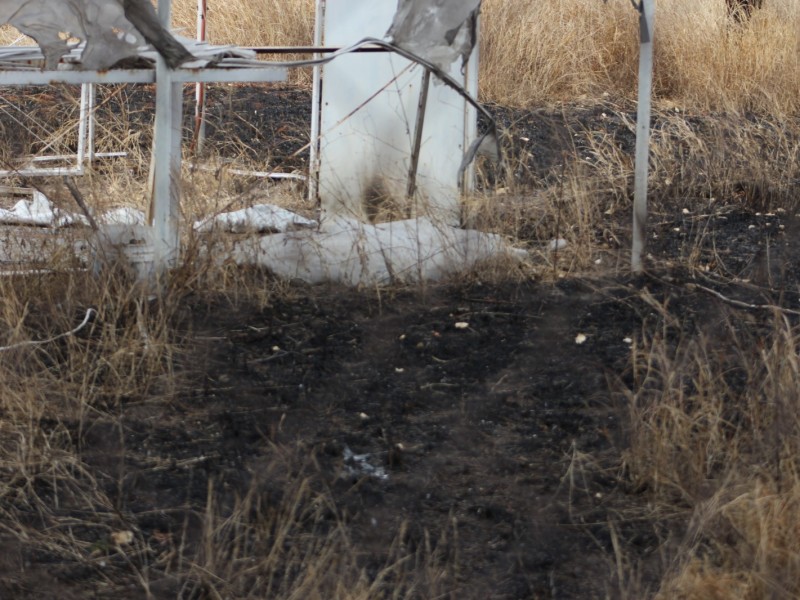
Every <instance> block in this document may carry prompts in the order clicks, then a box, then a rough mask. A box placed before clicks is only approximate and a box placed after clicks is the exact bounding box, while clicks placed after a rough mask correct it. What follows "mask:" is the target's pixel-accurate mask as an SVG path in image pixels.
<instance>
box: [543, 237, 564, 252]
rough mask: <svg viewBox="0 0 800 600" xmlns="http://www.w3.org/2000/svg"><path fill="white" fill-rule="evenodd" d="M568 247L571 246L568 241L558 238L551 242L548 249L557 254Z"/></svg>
mask: <svg viewBox="0 0 800 600" xmlns="http://www.w3.org/2000/svg"><path fill="white" fill-rule="evenodd" d="M567 246H569V242H567V240H565V239H564V238H558V239H554V240H550V242H549V243H548V244H547V249H548V250H549V251H550V252H557V251H558V250H563V249H564V248H566V247H567Z"/></svg>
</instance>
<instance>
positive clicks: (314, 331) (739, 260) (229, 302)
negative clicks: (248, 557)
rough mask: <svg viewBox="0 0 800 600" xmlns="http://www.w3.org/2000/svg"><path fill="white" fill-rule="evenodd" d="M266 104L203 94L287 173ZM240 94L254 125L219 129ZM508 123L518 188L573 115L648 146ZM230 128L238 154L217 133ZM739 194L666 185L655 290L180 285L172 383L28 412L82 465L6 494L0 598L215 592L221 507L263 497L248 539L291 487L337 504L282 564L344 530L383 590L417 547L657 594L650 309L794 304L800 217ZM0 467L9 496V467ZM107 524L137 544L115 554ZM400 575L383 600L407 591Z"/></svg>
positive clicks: (555, 150) (286, 105)
mask: <svg viewBox="0 0 800 600" xmlns="http://www.w3.org/2000/svg"><path fill="white" fill-rule="evenodd" d="M242 90H244V91H245V93H243V92H242ZM276 98H277V100H275V97H273V96H271V95H269V94H266V95H263V94H262V93H261V92H258V94H256V92H254V91H253V90H251V89H249V88H235V89H232V90H231V91H229V92H227V91H226V92H222V91H219V92H214V93H212V109H211V112H212V115H216V117H214V118H212V125H211V127H210V131H209V133H210V137H211V139H213V140H216V141H217V142H218V143H220V144H221V145H222V146H223V147H224V145H225V144H228V143H231V144H242V145H243V146H247V147H249V148H251V149H255V150H253V151H254V152H256V153H259V152H265V151H266V150H265V149H262V150H258V149H259V148H269V149H270V152H274V153H275V157H274V158H275V161H276V164H277V165H279V166H281V167H282V168H285V169H290V168H299V167H301V166H302V164H303V163H302V159H300V160H299V162H296V161H297V160H298V157H295V156H292V155H293V154H294V153H295V152H297V151H298V150H300V149H301V148H302V146H304V145H305V144H306V143H307V139H306V138H305V137H304V136H305V135H306V134H305V133H304V131H305V130H306V129H305V123H306V121H303V118H304V117H303V116H302V115H304V114H306V113H305V108H304V107H305V106H306V104H307V94H306V93H305V92H302V91H297V90H282V91H279V93H278V94H277V96H276ZM132 106H137V108H136V109H135V110H134V111H133V112H136V114H141V115H147V114H148V109H147V108H146V107H145V108H142V107H140V106H138V105H136V104H135V103H134V104H133V105H132ZM233 107H237V110H238V108H244V109H245V110H246V112H247V116H246V117H245V115H244V113H242V114H241V115H240V116H236V117H233V119H232V120H231V121H227V122H226V123H227V124H225V125H223V124H222V122H223V116H224V115H225V114H228V115H230V114H233V113H232V112H231V111H232V109H233ZM233 112H236V111H233ZM500 112H501V113H502V118H503V120H504V122H505V121H508V122H509V123H512V122H513V123H514V124H517V125H518V126H519V128H518V129H517V130H514V129H513V126H512V129H511V131H512V132H513V133H512V135H514V136H517V137H518V138H520V139H521V138H525V140H521V142H520V143H521V144H528V143H530V144H533V146H534V148H533V151H531V153H530V156H531V157H532V158H531V161H532V162H530V163H528V164H526V166H525V168H524V169H521V170H520V171H519V173H520V175H519V176H520V178H523V177H524V178H527V179H525V183H526V184H543V182H546V181H547V180H548V178H549V177H558V173H559V172H560V171H561V168H560V163H559V161H560V160H562V159H563V156H564V153H565V152H573V151H575V149H576V144H582V143H584V142H580V143H579V142H576V141H575V139H576V138H575V129H576V124H583V125H582V127H583V129H582V130H583V131H598V130H599V128H606V129H607V128H611V130H610V131H611V133H613V135H614V136H616V138H617V139H618V143H619V144H621V145H623V146H626V145H627V146H630V144H631V143H632V134H631V132H630V130H629V128H628V125H627V121H626V120H625V118H623V116H620V115H619V114H618V115H617V116H612V117H609V116H608V115H609V114H610V113H609V110H608V109H606V108H603V107H601V108H595V109H591V110H589V109H586V110H584V109H580V108H576V109H575V110H574V111H571V112H569V111H562V112H560V113H557V114H556V113H553V112H552V111H550V112H547V111H541V112H517V113H516V114H515V115H512V113H511V112H510V111H500ZM251 117H252V118H251ZM143 118H144V117H143ZM215 118H218V119H220V121H219V125H215V124H213V123H215V121H214V119H215ZM259 119H261V120H259ZM187 123H188V121H187ZM231 124H233V128H234V131H235V132H236V134H235V135H233V136H231V135H230V130H229V129H227V128H228V127H229V126H231ZM223 130H224V131H225V132H226V134H227V135H228V138H229V141H228V142H226V141H224V140H218V139H217V138H216V137H215V136H217V135H221V132H222V131H223ZM281 136H283V137H282V138H281V139H283V140H284V141H283V142H281V143H279V144H276V143H275V138H276V137H281ZM581 139H583V140H585V138H581ZM230 140H233V141H230ZM627 146H626V147H627ZM578 150H580V148H578ZM301 154H302V153H301ZM537 182H538V183H537ZM706 191H707V190H706ZM734 192H735V190H732V191H731V194H730V195H729V196H723V197H719V198H715V199H714V200H713V201H711V200H710V198H709V197H708V194H705V192H703V191H702V190H701V192H698V198H699V201H698V202H700V204H699V205H692V206H691V210H690V211H684V210H683V209H684V208H686V205H685V203H683V202H680V203H678V202H676V201H675V199H674V197H673V196H671V195H669V194H667V195H665V196H664V198H663V199H662V201H661V202H660V203H657V208H658V210H657V211H656V213H655V216H654V219H653V225H652V228H651V232H650V233H651V246H650V248H649V250H650V253H651V257H650V259H649V261H650V262H649V264H650V265H651V267H652V269H651V272H650V274H649V275H647V276H643V277H640V278H633V277H631V276H630V275H628V274H627V273H626V270H625V269H624V268H622V269H620V270H619V271H617V272H601V273H598V274H596V275H594V276H592V277H590V278H584V279H576V278H572V277H567V278H564V279H561V280H557V281H556V282H555V283H553V282H551V281H548V280H541V281H536V280H533V279H531V280H529V281H524V282H520V281H515V282H497V281H496V280H494V279H492V278H486V277H482V276H481V274H480V273H477V274H475V275H473V276H471V277H470V278H468V280H466V281H461V282H457V281H453V282H449V283H444V284H440V285H436V286H429V287H425V288H414V289H396V290H382V291H380V292H376V291H375V290H351V289H343V288H340V287H336V286H319V287H306V286H302V285H291V286H288V287H287V286H280V293H275V294H274V296H273V297H272V298H271V300H270V301H269V302H268V303H266V305H264V304H256V303H253V302H250V301H247V300H233V299H231V298H230V297H227V296H223V295H215V294H210V293H189V294H186V295H184V296H183V297H182V298H181V303H182V309H181V310H179V311H177V313H176V314H175V315H173V316H172V317H171V319H172V321H171V326H172V328H173V330H174V335H175V340H176V342H177V344H178V346H179V348H180V351H179V353H178V354H177V355H176V357H175V365H174V370H175V373H174V374H175V377H176V380H177V381H178V382H179V383H178V384H177V385H175V387H174V390H173V391H171V392H170V393H156V392H157V390H156V391H155V392H153V393H152V394H151V395H148V396H146V397H124V398H122V400H121V401H118V402H113V403H111V402H110V403H109V405H108V406H103V407H98V410H97V411H96V412H94V413H92V414H91V415H90V416H88V417H86V416H84V417H82V418H80V419H79V418H77V417H75V418H72V417H70V416H68V415H54V416H52V417H46V418H42V419H41V420H39V421H38V422H36V423H35V427H36V428H38V429H39V430H41V431H42V432H44V435H46V436H61V437H62V439H68V440H69V444H71V447H72V450H73V451H74V455H75V456H77V457H79V461H78V464H77V466H76V468H75V472H76V478H75V480H74V481H72V482H69V481H63V482H62V481H59V482H51V481H47V480H46V479H45V478H40V479H36V478H34V479H33V484H32V485H33V486H34V488H33V489H27V488H26V489H19V490H17V491H16V492H15V493H8V494H5V495H3V496H2V498H0V525H2V529H0V540H2V543H3V545H4V548H5V552H4V554H3V556H2V557H1V558H0V596H2V597H3V598H6V597H8V598H37V599H38V598H87V597H98V598H108V597H126V598H128V597H130V598H139V597H147V593H148V592H146V591H145V590H148V591H149V593H150V594H151V597H154V598H175V597H182V598H190V597H191V598H205V597H213V594H212V592H211V589H213V586H212V585H210V584H208V585H206V584H204V583H203V582H202V577H199V576H198V574H197V571H191V569H189V568H187V567H186V564H187V563H190V562H192V561H197V562H201V557H202V556H203V553H204V552H206V548H205V546H204V544H205V543H206V541H207V540H205V539H204V533H203V532H204V531H205V529H206V528H207V527H208V525H209V523H208V520H209V518H210V517H209V514H210V513H212V512H213V514H214V515H217V516H219V517H220V518H224V517H226V516H229V515H231V514H233V513H234V512H235V511H236V510H237V507H238V506H240V505H241V502H242V498H244V497H247V496H248V495H249V496H252V497H255V498H257V499H258V503H259V506H260V509H259V510H260V511H261V512H259V511H253V514H249V515H248V516H247V518H248V519H249V522H250V523H251V524H252V525H253V526H254V527H257V526H258V523H259V522H260V521H259V519H262V518H264V515H265V514H269V512H270V511H275V512H279V511H280V510H283V507H285V506H286V505H287V504H288V505H291V504H292V502H294V500H293V494H295V493H296V491H297V485H298V482H305V483H306V484H307V486H308V487H309V489H310V490H312V492H310V497H312V498H325V499H326V500H325V502H326V504H325V509H324V510H321V511H320V512H316V513H314V514H315V515H317V516H316V518H315V519H313V520H308V521H303V520H302V519H301V520H300V522H299V523H300V524H299V526H298V529H297V531H296V533H297V537H296V538H293V539H289V540H285V541H281V542H280V543H281V544H285V545H286V551H287V552H290V551H291V548H292V547H293V545H296V546H298V547H300V546H302V545H303V544H305V543H307V538H308V537H313V536H322V535H328V534H330V533H331V532H333V531H336V530H337V529H338V528H342V529H343V530H344V531H345V532H346V536H347V538H348V540H349V544H350V545H349V550H350V551H351V552H352V553H353V554H354V556H355V557H356V561H357V564H358V565H359V567H360V568H361V569H362V570H363V572H364V574H365V575H364V576H365V577H366V578H367V579H370V578H371V579H373V580H374V579H375V578H376V577H377V576H378V573H380V572H381V571H382V569H385V568H386V567H387V565H389V564H392V561H394V560H397V556H398V555H397V553H398V552H400V551H399V550H398V547H401V548H402V552H404V553H406V555H410V556H421V555H424V556H425V557H426V560H427V563H426V564H427V565H428V566H431V565H432V566H433V567H435V568H437V569H439V570H440V571H441V578H440V581H439V582H438V584H437V585H438V588H436V589H437V590H439V593H440V594H441V595H442V596H444V597H449V598H454V599H455V598H459V599H461V598H474V599H484V598H494V599H516V598H564V599H566V598H616V597H624V596H625V594H626V593H627V594H628V597H647V596H649V595H650V594H652V593H653V592H654V591H655V590H656V589H657V587H658V582H659V581H660V579H661V577H662V576H663V574H664V573H665V572H666V571H667V570H668V569H669V568H670V566H671V565H672V564H673V563H672V561H673V560H674V559H675V558H676V557H675V556H674V554H673V550H674V548H673V544H674V540H675V539H679V538H680V536H681V535H682V534H683V531H684V528H685V523H683V522H682V520H681V515H671V516H669V517H667V516H664V515H663V514H657V513H655V512H653V511H652V507H651V504H650V500H651V495H650V491H649V490H648V489H647V488H646V486H645V487H643V486H641V485H638V483H637V482H636V481H634V480H633V479H632V478H631V477H629V474H628V472H627V471H626V467H625V459H624V457H625V452H626V451H627V449H628V443H629V439H628V436H629V433H630V432H629V422H630V414H629V408H630V407H629V405H628V395H627V394H626V391H628V390H630V389H632V388H634V387H635V385H636V382H635V376H634V372H633V368H632V356H631V353H632V352H633V351H634V350H635V349H636V348H637V347H639V345H640V344H641V342H642V340H643V339H644V338H645V337H647V335H649V333H650V332H651V331H654V330H657V331H664V330H666V329H668V328H666V326H665V324H664V316H663V314H661V313H659V311H658V310H656V309H655V308H654V306H667V305H669V306H670V307H671V310H673V311H677V314H679V315H680V320H679V325H678V326H675V325H674V324H671V325H670V327H669V336H672V338H674V340H675V343H677V342H678V341H679V340H680V339H682V338H685V337H691V336H699V335H708V334H709V332H713V331H715V329H717V328H719V325H720V323H722V322H723V321H726V322H727V321H730V320H734V321H737V322H741V323H745V324H747V325H740V326H742V327H744V326H752V327H753V328H754V330H759V328H762V327H766V326H767V324H768V323H769V321H770V319H772V318H773V315H774V307H775V306H781V307H783V308H784V309H788V310H789V311H792V310H797V309H798V308H799V307H800V295H799V292H800V290H798V281H799V279H798V277H799V275H800V273H799V272H798V270H797V268H796V264H797V261H796V260H795V258H796V255H797V247H796V244H795V241H794V236H793V235H792V232H793V231H794V229H795V221H794V216H793V215H792V213H791V211H787V210H786V209H782V210H776V211H775V212H769V209H770V208H771V207H769V206H767V207H766V209H765V210H764V211H763V212H762V211H761V210H758V209H756V208H755V207H754V206H752V204H751V203H749V201H748V200H747V199H745V200H744V201H743V200H742V198H740V197H737V196H736V195H735V193H734ZM626 221H627V219H626V218H624V217H623V216H621V215H619V214H612V215H608V216H607V221H606V222H604V223H599V224H598V229H607V230H610V231H612V232H614V233H615V235H616V236H617V237H618V238H619V239H621V240H623V241H624V240H625V239H626V236H627V235H628V234H627V224H626ZM525 241H528V242H537V241H538V240H525ZM610 251H617V249H616V248H612V249H610ZM620 256H621V257H622V253H621V252H620ZM620 260H622V258H620ZM261 276H262V277H263V284H264V285H265V286H268V285H273V283H274V282H272V281H271V279H270V277H269V275H268V274H261ZM654 302H655V304H654ZM156 303H157V301H156ZM157 309H158V307H157V306H154V307H153V310H157ZM791 318H794V317H791ZM102 325H103V324H102V323H97V324H95V326H98V327H99V326H102ZM3 476H4V477H6V478H7V479H8V481H9V482H10V483H11V487H12V488H13V485H14V483H13V482H14V481H16V479H15V475H14V472H13V469H12V468H10V467H8V468H6V467H3ZM87 482H91V483H87ZM92 486H96V488H95V489H94V490H90V492H89V493H87V491H86V489H87V488H91V487H92ZM31 493H35V494H36V497H37V498H38V499H39V500H40V501H39V502H31V501H29V500H26V494H31ZM212 499H213V503H212V502H211V500H212ZM211 504H213V507H211V508H210V506H211ZM43 507H45V508H43ZM212 508H213V510H212ZM65 527H68V528H70V535H71V536H72V538H73V539H74V540H75V545H74V548H78V549H80V551H70V552H66V551H65V550H64V549H63V546H58V545H52V544H49V543H48V541H47V532H48V531H52V530H54V529H59V530H60V529H63V528H65ZM115 531H130V532H132V534H133V542H131V543H129V544H123V545H121V546H118V545H115V544H112V543H110V542H109V535H110V534H111V533H112V532H115ZM242 535H244V534H242ZM234 537H235V535H234V534H233V533H231V537H230V539H227V542H229V543H232V542H233V541H234V539H233V538H234ZM267 537H269V536H267ZM215 541H216V542H218V543H221V542H222V541H225V539H224V535H220V537H217V538H215ZM250 551H251V552H254V553H256V552H259V551H261V552H263V551H264V548H259V547H253V548H251V549H250ZM402 552H401V554H402ZM228 558H229V559H230V560H233V559H232V558H231V557H228ZM240 558H241V557H240ZM182 561H183V562H182ZM242 572H243V573H245V574H244V575H242V578H244V579H246V578H247V577H249V575H246V570H244V571H242ZM142 573H146V575H147V577H146V579H145V580H144V582H143V579H142ZM397 573H399V571H395V575H396V577H397V578H398V579H397V580H395V581H386V582H385V584H383V585H379V586H378V588H377V589H378V590H379V591H380V595H382V596H384V597H391V593H392V591H393V590H394V589H398V588H399V587H401V586H402V585H404V582H403V581H401V580H400V579H401V577H400V576H399V575H397ZM406 574H407V576H408V577H409V579H410V578H413V577H418V576H419V574H418V573H412V572H411V570H409V571H408V572H406ZM278 575H280V574H278ZM252 577H254V579H253V580H252V581H248V583H247V585H245V586H243V587H241V588H236V585H241V582H229V585H230V586H232V587H231V588H230V589H239V590H240V591H238V592H231V597H235V596H241V597H253V598H259V597H265V596H264V591H263V590H264V589H265V588H264V587H259V584H258V580H257V579H255V575H253V576H252ZM209 581H211V579H209ZM212 583H213V582H212ZM217 583H219V585H220V588H221V589H225V587H224V585H223V584H222V583H220V582H217ZM407 584H408V582H405V585H407ZM261 585H262V586H263V585H264V584H263V582H262V584H261ZM242 589H245V590H249V592H243V591H241V590H242ZM426 589H430V588H420V589H419V590H417V591H416V592H410V593H409V597H419V598H425V597H428V596H427V595H426V591H425V590H426ZM631 590H635V592H633V591H631Z"/></svg>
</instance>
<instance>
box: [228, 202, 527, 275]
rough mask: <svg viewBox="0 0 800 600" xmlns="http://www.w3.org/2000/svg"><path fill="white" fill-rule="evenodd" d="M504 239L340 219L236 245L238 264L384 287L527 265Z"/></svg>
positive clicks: (417, 224) (426, 225) (412, 223)
mask: <svg viewBox="0 0 800 600" xmlns="http://www.w3.org/2000/svg"><path fill="white" fill-rule="evenodd" d="M527 255H528V254H527V252H525V251H524V250H519V249H515V248H513V247H511V246H510V245H509V244H507V243H506V242H505V240H504V239H503V238H502V237H500V236H499V235H495V234H491V233H483V232H480V231H474V230H465V229H458V228H456V227H448V226H446V225H439V224H436V223H434V222H432V221H431V220H430V219H427V218H419V219H408V220H405V221H392V222H390V223H382V224H380V225H368V224H365V223H361V222H359V221H357V220H355V219H348V218H345V217H336V218H332V219H329V220H326V221H324V222H323V225H322V227H321V228H320V229H319V230H303V231H295V232H290V233H282V234H276V235H267V236H262V237H260V238H251V239H248V240H244V241H242V242H239V243H237V244H236V245H235V247H234V250H233V252H232V254H231V256H232V258H233V259H234V260H235V261H236V262H237V263H238V264H250V265H259V266H263V267H266V268H268V269H270V270H271V271H272V272H274V273H275V274H276V275H278V276H281V277H286V278H288V279H300V280H302V281H306V282H308V283H322V282H326V281H336V282H340V283H345V284H348V285H380V284H390V283H410V282H419V281H436V280H440V279H442V278H443V277H446V276H448V275H451V274H454V273H458V272H461V271H464V270H467V269H469V268H471V267H473V266H474V265H475V264H476V263H477V262H479V261H482V260H486V259H489V258H496V257H504V256H505V257H511V258H516V259H523V258H525V257H526V256H527Z"/></svg>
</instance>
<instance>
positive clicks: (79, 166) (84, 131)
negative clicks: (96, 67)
mask: <svg viewBox="0 0 800 600" xmlns="http://www.w3.org/2000/svg"><path fill="white" fill-rule="evenodd" d="M90 85H92V84H89V83H83V84H81V108H80V113H79V117H78V150H77V153H76V155H75V171H76V175H83V162H84V161H85V160H86V155H87V143H86V140H87V137H88V136H89V135H90V132H89V129H90V126H89V119H90V118H91V117H90V114H91V113H90V111H89V86H90Z"/></svg>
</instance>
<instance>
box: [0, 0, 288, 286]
mask: <svg viewBox="0 0 800 600" xmlns="http://www.w3.org/2000/svg"><path fill="white" fill-rule="evenodd" d="M158 15H159V18H160V20H161V22H162V24H163V25H164V26H165V27H169V24H170V16H171V1H170V0H161V1H160V2H159V3H158ZM287 70H288V69H287V68H286V67H284V66H252V65H249V66H243V67H238V68H213V69H212V68H208V69H207V68H178V69H174V70H173V69H170V68H169V67H168V66H167V65H166V63H165V62H164V60H163V59H162V58H161V57H160V56H157V58H156V68H155V70H148V69H120V70H107V71H82V70H77V69H75V68H74V67H71V66H70V65H67V64H64V65H59V68H58V69H57V70H51V71H34V70H19V69H15V70H0V86H17V85H52V84H57V83H66V84H74V85H82V86H83V90H82V103H81V121H80V125H79V127H80V135H79V149H78V158H77V164H76V166H75V167H68V168H55V169H33V170H26V169H20V170H15V171H9V172H6V173H5V174H6V175H12V174H16V175H26V174H28V175H67V174H73V175H74V174H80V173H82V172H83V171H82V169H83V165H84V161H85V159H86V157H87V156H89V157H92V156H94V149H93V142H91V141H89V142H87V138H88V139H89V140H91V139H92V134H93V125H92V120H91V110H92V108H93V100H91V99H90V97H91V98H93V87H94V85H93V84H123V83H143V84H157V85H156V116H155V130H154V134H153V164H154V177H153V195H152V201H151V210H150V215H151V217H150V226H151V227H152V230H153V240H154V245H155V247H154V260H155V268H156V272H157V273H161V272H164V271H165V270H166V269H167V268H169V267H171V266H174V264H175V260H176V259H177V256H178V252H179V250H180V237H179V215H180V209H179V205H180V174H181V120H182V116H183V102H182V88H183V84H186V83H240V82H257V81H259V82H278V81H285V79H286V74H287ZM84 94H86V97H85V100H86V102H83V100H84ZM50 158H51V157H48V159H50ZM2 174H4V173H2V172H0V175H2Z"/></svg>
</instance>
